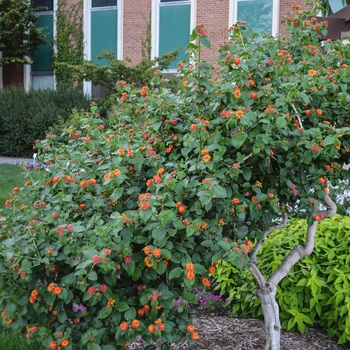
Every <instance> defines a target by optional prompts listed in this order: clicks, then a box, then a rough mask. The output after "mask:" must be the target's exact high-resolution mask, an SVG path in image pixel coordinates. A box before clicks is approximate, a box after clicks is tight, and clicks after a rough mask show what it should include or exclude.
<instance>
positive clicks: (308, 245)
mask: <svg viewBox="0 0 350 350" xmlns="http://www.w3.org/2000/svg"><path fill="white" fill-rule="evenodd" d="M324 201H325V204H326V206H327V210H324V211H320V212H317V214H322V215H323V216H324V217H331V216H333V215H334V214H335V213H336V211H337V207H336V205H335V203H334V202H333V201H332V200H331V198H330V197H329V196H328V195H326V196H325V198H324ZM287 223H288V216H287V215H286V214H285V215H284V216H283V222H282V223H281V224H279V225H276V226H273V227H269V228H268V229H266V230H265V231H264V235H263V238H262V239H261V240H260V241H259V242H257V244H256V245H255V247H254V249H253V251H252V253H251V256H250V261H251V264H250V268H249V270H250V272H251V274H252V275H253V276H254V278H255V280H256V282H257V285H258V290H257V296H258V298H259V299H260V302H261V308H262V311H263V315H264V324H265V326H264V328H265V335H266V342H265V350H280V337H281V322H280V318H279V307H278V304H277V302H276V290H277V285H278V283H279V282H280V281H281V280H282V279H283V278H284V277H286V276H287V275H288V273H289V271H290V269H291V268H292V267H293V266H294V265H295V264H296V263H297V262H298V261H299V260H300V259H301V258H303V257H304V256H307V255H310V254H311V253H312V251H313V249H314V246H315V239H316V229H317V226H318V221H314V223H313V224H312V225H311V226H309V227H308V229H307V232H306V240H305V245H303V246H302V245H297V246H295V247H294V248H293V250H292V251H291V252H290V253H289V254H288V255H287V257H286V258H285V259H284V260H283V262H282V263H281V265H280V266H279V268H278V269H277V270H276V271H275V272H274V273H273V274H272V275H271V276H270V278H269V279H268V280H266V279H265V278H264V276H263V275H262V273H261V271H260V269H259V268H258V266H257V265H258V262H259V261H258V258H257V254H258V251H259V249H260V248H261V246H262V245H263V243H264V242H265V239H266V237H267V235H268V234H269V233H270V232H272V231H275V230H278V229H281V228H283V227H285V226H286V225H287Z"/></svg>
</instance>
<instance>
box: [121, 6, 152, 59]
mask: <svg viewBox="0 0 350 350" xmlns="http://www.w3.org/2000/svg"><path fill="white" fill-rule="evenodd" d="M151 5H152V1H151V0H132V1H130V0H125V1H124V26H123V32H124V34H123V36H124V38H123V56H124V57H123V58H124V60H126V58H129V59H131V62H130V63H128V64H132V65H134V64H137V63H139V62H140V61H141V60H142V45H141V39H142V38H143V39H145V38H146V30H147V23H146V21H145V19H144V17H145V18H146V20H147V21H150V13H151Z"/></svg>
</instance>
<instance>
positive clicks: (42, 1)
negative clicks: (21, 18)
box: [33, 0, 53, 12]
mask: <svg viewBox="0 0 350 350" xmlns="http://www.w3.org/2000/svg"><path fill="white" fill-rule="evenodd" d="M33 7H34V10H35V11H37V12H44V11H53V0H33Z"/></svg>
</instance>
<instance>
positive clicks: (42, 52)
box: [32, 14, 53, 72]
mask: <svg viewBox="0 0 350 350" xmlns="http://www.w3.org/2000/svg"><path fill="white" fill-rule="evenodd" d="M36 25H37V27H38V28H43V33H44V34H45V40H47V41H49V42H48V43H47V44H45V45H40V46H38V48H37V50H36V56H35V57H34V59H33V61H34V63H33V64H32V71H34V72H39V71H52V39H53V15H52V14H51V15H40V16H39V19H38V21H37V22H36Z"/></svg>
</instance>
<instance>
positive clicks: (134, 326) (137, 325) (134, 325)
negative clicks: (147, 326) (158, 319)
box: [131, 319, 140, 329]
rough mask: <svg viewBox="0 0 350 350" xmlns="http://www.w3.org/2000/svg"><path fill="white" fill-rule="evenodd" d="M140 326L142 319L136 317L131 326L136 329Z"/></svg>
mask: <svg viewBox="0 0 350 350" xmlns="http://www.w3.org/2000/svg"><path fill="white" fill-rule="evenodd" d="M139 326H140V321H139V320H136V319H134V320H132V321H131V328H134V329H136V328H139Z"/></svg>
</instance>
